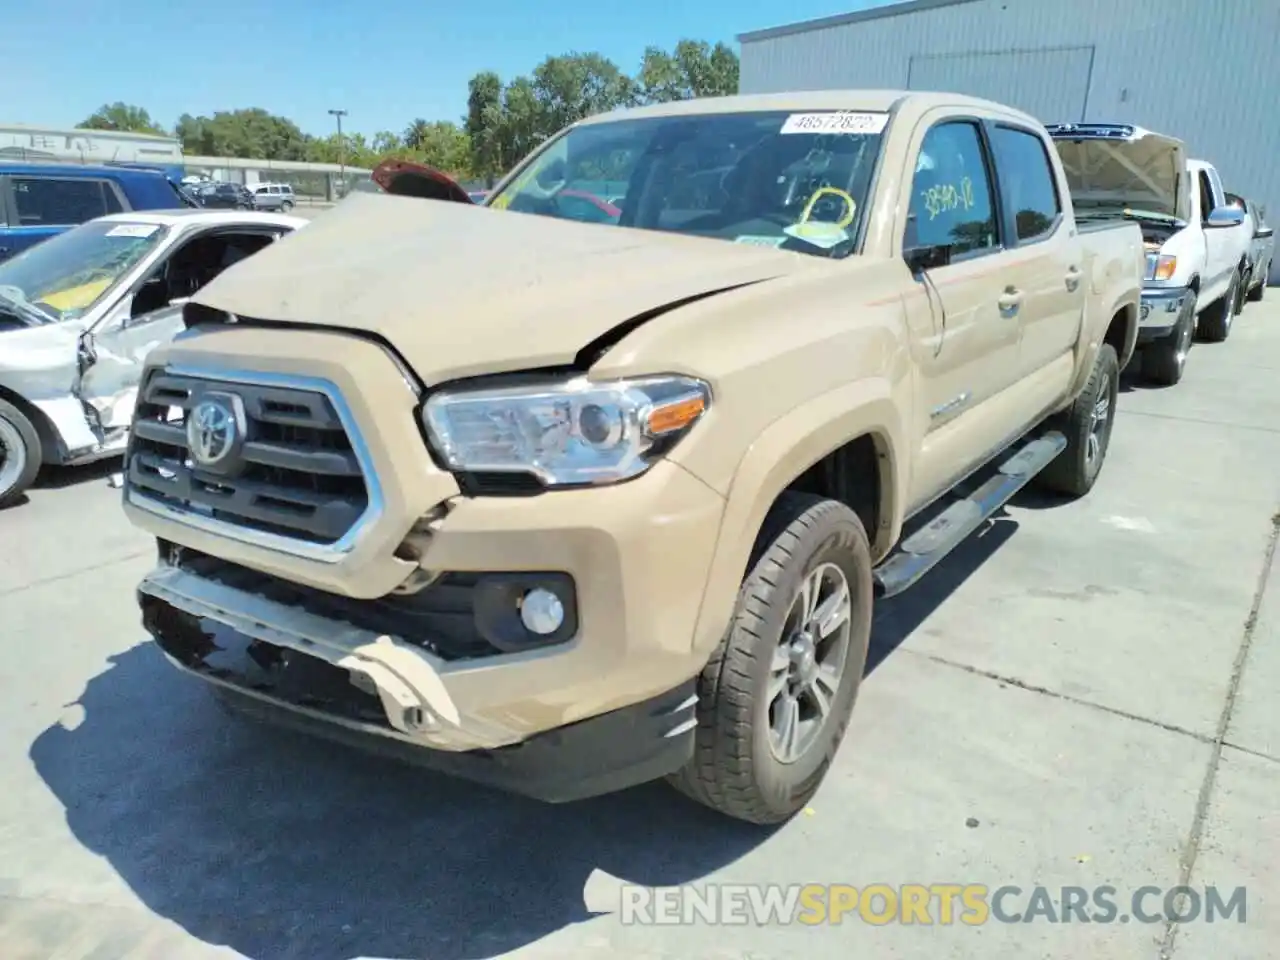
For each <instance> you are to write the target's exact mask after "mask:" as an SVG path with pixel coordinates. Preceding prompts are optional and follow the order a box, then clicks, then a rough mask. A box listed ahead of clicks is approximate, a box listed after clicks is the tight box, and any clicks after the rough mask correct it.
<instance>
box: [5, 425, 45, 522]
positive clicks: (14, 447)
mask: <svg viewBox="0 0 1280 960" xmlns="http://www.w3.org/2000/svg"><path fill="white" fill-rule="evenodd" d="M40 460H41V455H40V435H39V434H38V433H36V428H35V426H33V425H32V423H31V421H30V420H29V419H27V416H26V414H24V413H23V412H22V411H21V410H19V409H18V408H17V407H15V406H14V405H13V404H11V403H9V402H8V401H7V400H0V507H7V506H9V505H10V504H12V503H14V502H15V501H16V500H17V499H18V498H19V497H21V496H22V494H23V492H24V491H26V489H27V488H28V487H29V486H31V484H32V483H34V482H35V479H36V474H37V473H39V472H40Z"/></svg>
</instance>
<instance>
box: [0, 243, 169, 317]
mask: <svg viewBox="0 0 1280 960" xmlns="http://www.w3.org/2000/svg"><path fill="white" fill-rule="evenodd" d="M166 232H167V228H165V227H161V226H159V225H158V224H154V223H127V222H121V221H119V220H91V221H90V222H88V223H84V224H81V225H80V226H78V227H75V228H73V229H71V230H68V231H67V232H66V233H62V234H59V235H58V236H55V237H51V238H50V239H48V240H45V241H43V242H41V243H38V244H36V245H35V246H34V247H28V248H27V249H26V250H24V251H23V252H22V253H20V254H18V255H17V256H16V257H13V258H12V259H10V260H6V261H5V262H4V263H0V297H3V298H4V299H5V300H7V301H10V302H12V303H17V304H19V305H21V306H25V307H28V308H35V309H38V310H40V311H41V312H43V313H44V314H46V315H47V316H48V317H49V318H50V319H53V320H73V319H75V318H77V317H80V316H82V315H83V314H84V313H85V312H86V311H88V310H89V309H91V308H92V307H93V306H94V305H95V304H96V303H97V302H98V301H99V300H101V299H102V298H103V297H104V296H105V295H106V294H107V292H108V291H109V290H110V289H111V288H112V287H113V286H115V284H116V282H117V281H118V280H120V278H121V277H123V276H124V275H125V274H126V273H128V272H129V270H130V269H132V268H133V266H134V265H136V264H137V263H138V261H140V260H141V259H142V258H143V257H145V256H146V255H147V254H148V253H150V252H151V251H152V250H154V249H156V247H157V246H159V244H160V242H161V241H162V240H163V239H164V236H165V234H166ZM26 312H28V313H29V312H30V311H29V310H28V311H26Z"/></svg>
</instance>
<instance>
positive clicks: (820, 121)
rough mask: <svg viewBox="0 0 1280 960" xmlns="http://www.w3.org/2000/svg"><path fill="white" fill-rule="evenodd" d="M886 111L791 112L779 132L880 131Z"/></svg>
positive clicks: (885, 117) (885, 119) (886, 122)
mask: <svg viewBox="0 0 1280 960" xmlns="http://www.w3.org/2000/svg"><path fill="white" fill-rule="evenodd" d="M888 123H889V115H888V114H887V113H850V112H848V111H841V112H838V113H793V114H791V116H789V117H787V119H786V122H785V123H783V124H782V129H781V130H780V131H779V132H780V133H882V132H883V131H884V128H885V126H886V125H887V124H888Z"/></svg>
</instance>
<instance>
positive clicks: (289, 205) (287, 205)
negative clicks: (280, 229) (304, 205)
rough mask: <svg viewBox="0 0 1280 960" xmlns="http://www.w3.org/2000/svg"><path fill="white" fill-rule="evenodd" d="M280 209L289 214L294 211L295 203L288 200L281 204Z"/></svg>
mask: <svg viewBox="0 0 1280 960" xmlns="http://www.w3.org/2000/svg"><path fill="white" fill-rule="evenodd" d="M280 209H281V210H283V211H284V212H285V213H288V212H289V211H290V210H292V209H293V201H292V200H286V201H285V202H284V203H282V204H280Z"/></svg>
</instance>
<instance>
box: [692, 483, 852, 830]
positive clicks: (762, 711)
mask: <svg viewBox="0 0 1280 960" xmlns="http://www.w3.org/2000/svg"><path fill="white" fill-rule="evenodd" d="M753 557H754V558H755V559H754V563H753V564H752V565H751V567H750V570H749V572H748V574H747V577H746V579H745V580H744V581H743V584H742V588H741V590H740V591H739V593H738V602H737V606H736V608H735V610H734V615H733V620H732V622H731V624H730V627H729V630H728V632H727V633H726V635H725V637H724V639H723V640H722V641H721V642H720V645H719V647H718V648H717V650H716V652H715V654H714V655H713V656H712V658H711V660H710V662H709V663H708V664H707V666H706V668H705V669H704V670H703V672H702V676H701V677H700V678H699V683H698V697H699V702H698V726H697V730H696V731H695V734H694V742H695V745H694V755H693V758H692V759H691V760H690V761H689V763H688V765H687V766H686V767H685V768H684V769H683V770H681V771H680V772H679V773H678V774H676V775H675V776H674V777H673V778H672V783H673V784H674V785H675V786H676V788H677V789H679V790H680V791H681V792H683V793H685V794H686V795H688V796H690V797H692V798H693V799H695V800H697V801H699V802H700V803H703V804H705V805H707V806H709V807H711V808H713V809H715V810H718V811H719V812H721V813H724V814H726V815H728V816H730V817H733V818H735V819H738V820H745V821H747V822H750V823H757V824H771V823H780V822H782V821H784V820H786V819H788V818H789V817H791V816H792V815H794V814H795V813H796V812H797V811H799V810H801V809H802V808H803V807H804V806H805V804H807V803H808V802H809V800H810V798H812V796H813V795H814V793H816V792H817V790H818V787H819V785H820V784H821V782H822V779H823V777H824V776H825V775H826V772H827V768H828V767H829V766H830V765H831V761H832V758H833V757H834V756H835V753H836V750H837V748H838V747H839V746H840V742H841V741H842V740H843V739H844V733H845V729H846V728H847V726H848V723H849V716H850V714H851V713H852V711H853V704H854V700H855V699H856V697H857V694H858V687H859V685H860V683H861V681H862V671H863V669H864V668H865V666H866V661H867V644H868V641H869V639H870V636H871V596H872V593H871V591H872V584H871V550H870V547H869V545H868V542H867V535H866V531H865V530H864V529H863V527H862V523H861V521H859V519H858V516H857V514H855V513H854V512H853V511H852V510H850V509H849V508H848V507H846V506H845V505H844V504H842V503H839V502H837V501H834V500H824V499H823V498H821V497H817V496H813V495H811V494H801V493H790V492H788V493H784V494H783V495H782V496H781V497H779V499H778V501H777V503H775V504H774V506H773V508H772V510H771V511H770V513H769V516H768V518H767V519H766V521H765V524H764V527H763V529H762V531H761V533H760V536H759V538H758V539H757V542H756V550H755V552H754V553H753Z"/></svg>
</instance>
